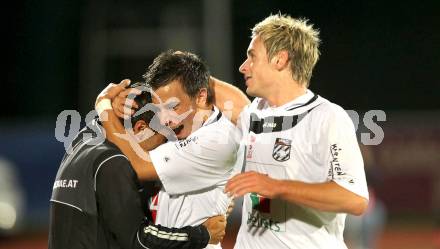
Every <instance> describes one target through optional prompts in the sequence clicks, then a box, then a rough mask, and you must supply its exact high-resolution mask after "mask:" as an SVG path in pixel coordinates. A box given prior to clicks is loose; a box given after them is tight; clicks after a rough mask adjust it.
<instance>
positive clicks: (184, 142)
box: [175, 136, 199, 149]
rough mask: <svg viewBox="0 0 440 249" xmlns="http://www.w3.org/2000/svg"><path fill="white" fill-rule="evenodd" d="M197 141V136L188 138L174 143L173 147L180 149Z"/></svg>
mask: <svg viewBox="0 0 440 249" xmlns="http://www.w3.org/2000/svg"><path fill="white" fill-rule="evenodd" d="M198 140H199V138H198V137H197V136H194V137H189V138H187V139H185V140H181V141H177V142H176V143H175V145H176V147H177V149H180V148H183V147H186V146H187V145H188V144H190V143H197V141H198Z"/></svg>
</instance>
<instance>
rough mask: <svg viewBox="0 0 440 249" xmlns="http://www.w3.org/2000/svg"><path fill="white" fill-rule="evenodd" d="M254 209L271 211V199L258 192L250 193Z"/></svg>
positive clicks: (264, 211)
mask: <svg viewBox="0 0 440 249" xmlns="http://www.w3.org/2000/svg"><path fill="white" fill-rule="evenodd" d="M250 198H251V202H252V209H254V210H257V211H259V212H262V213H270V199H268V198H266V197H263V196H261V195H259V194H256V193H251V194H250Z"/></svg>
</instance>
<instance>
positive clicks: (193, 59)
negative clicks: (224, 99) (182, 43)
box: [143, 50, 214, 104]
mask: <svg viewBox="0 0 440 249" xmlns="http://www.w3.org/2000/svg"><path fill="white" fill-rule="evenodd" d="M209 76H210V74H209V69H208V66H207V65H206V64H205V63H204V62H203V61H202V60H201V59H200V58H199V57H198V56H197V55H195V54H192V53H190V52H175V51H173V50H168V51H166V52H163V53H161V54H160V55H159V56H157V57H156V58H155V59H154V61H153V63H152V64H151V65H150V66H149V67H148V69H147V72H146V73H145V74H144V75H143V78H144V79H145V82H146V83H147V85H150V86H151V87H152V88H153V89H157V88H159V87H163V86H166V85H168V84H170V83H171V81H173V80H179V81H180V83H181V84H182V88H183V90H184V91H185V93H186V94H188V95H189V96H190V98H192V99H194V98H196V97H197V94H198V93H199V91H200V89H202V88H206V89H207V103H208V104H212V103H213V101H214V96H213V90H212V88H211V87H210V86H209Z"/></svg>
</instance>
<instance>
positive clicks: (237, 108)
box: [209, 77, 250, 123]
mask: <svg viewBox="0 0 440 249" xmlns="http://www.w3.org/2000/svg"><path fill="white" fill-rule="evenodd" d="M209 84H210V85H211V87H212V88H213V89H214V92H215V103H214V104H215V105H216V106H217V107H218V108H219V109H220V110H221V111H222V112H224V113H226V114H228V115H230V118H231V121H232V122H233V123H236V122H237V119H238V117H239V116H240V113H241V111H242V110H243V108H244V107H245V106H246V105H248V104H249V103H250V101H249V99H248V97H247V96H246V95H245V94H244V93H243V92H242V91H241V90H240V89H238V88H237V87H235V86H233V85H232V84H229V83H226V82H224V81H221V80H219V79H216V78H214V77H211V78H210V81H209ZM228 102H230V105H231V106H228ZM228 112H229V113H228Z"/></svg>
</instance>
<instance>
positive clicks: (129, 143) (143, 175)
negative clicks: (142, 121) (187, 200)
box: [100, 109, 158, 181]
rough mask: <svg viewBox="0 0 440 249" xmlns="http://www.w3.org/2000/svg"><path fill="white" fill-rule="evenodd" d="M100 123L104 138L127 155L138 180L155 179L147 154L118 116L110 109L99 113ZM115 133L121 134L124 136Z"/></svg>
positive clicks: (156, 177)
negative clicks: (104, 132)
mask: <svg viewBox="0 0 440 249" xmlns="http://www.w3.org/2000/svg"><path fill="white" fill-rule="evenodd" d="M100 119H101V122H102V125H103V127H104V129H105V131H106V138H107V139H108V140H109V141H111V142H112V143H114V144H115V145H116V146H118V148H119V149H120V150H121V151H122V153H124V155H126V156H127V158H128V160H129V161H130V163H131V165H132V167H133V168H134V170H135V171H136V173H137V176H138V178H139V179H140V180H142V181H144V180H156V179H158V176H157V173H156V171H155V169H154V167H153V164H152V163H151V160H150V158H149V154H148V152H147V151H144V150H143V149H142V148H141V147H140V146H139V144H138V143H137V142H136V141H135V139H134V138H133V137H132V136H131V135H130V134H128V133H127V132H126V130H125V128H124V126H123V125H122V123H121V121H120V120H119V118H118V117H117V116H116V114H115V113H114V111H113V110H112V109H110V110H106V111H104V112H103V113H102V114H101V115H100ZM117 134H123V135H124V138H125V139H124V138H122V137H120V136H118V135H117Z"/></svg>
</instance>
